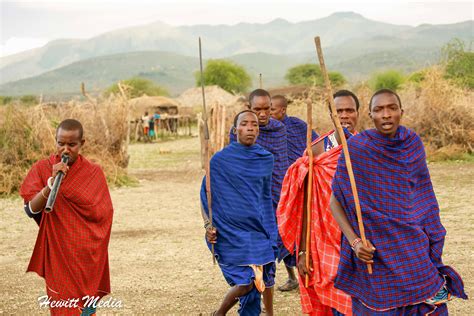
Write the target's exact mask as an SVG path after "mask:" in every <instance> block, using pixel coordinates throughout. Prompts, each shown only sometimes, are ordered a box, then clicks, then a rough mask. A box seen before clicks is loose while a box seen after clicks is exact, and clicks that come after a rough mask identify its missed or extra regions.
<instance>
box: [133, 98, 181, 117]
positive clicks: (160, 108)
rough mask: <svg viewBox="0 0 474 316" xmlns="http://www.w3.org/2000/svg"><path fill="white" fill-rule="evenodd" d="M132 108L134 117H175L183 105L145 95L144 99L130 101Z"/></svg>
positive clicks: (168, 99)
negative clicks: (155, 115)
mask: <svg viewBox="0 0 474 316" xmlns="http://www.w3.org/2000/svg"><path fill="white" fill-rule="evenodd" d="M129 102H130V106H131V108H132V113H133V116H134V117H137V118H138V117H141V116H142V115H143V113H145V112H148V113H150V114H151V113H155V112H157V113H158V114H165V113H166V114H170V115H175V114H178V112H179V109H178V108H179V107H180V106H181V104H180V103H179V102H177V101H176V100H173V99H170V98H167V97H162V96H154V97H150V96H147V95H144V96H142V97H138V98H133V99H130V101H129Z"/></svg>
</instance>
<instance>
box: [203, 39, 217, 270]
mask: <svg viewBox="0 0 474 316" xmlns="http://www.w3.org/2000/svg"><path fill="white" fill-rule="evenodd" d="M199 66H200V70H201V91H202V109H203V113H202V120H203V121H204V152H205V159H206V163H205V169H206V197H207V205H208V209H209V223H210V224H211V228H212V227H214V226H213V225H212V194H211V165H210V160H211V159H210V158H211V157H210V155H209V127H208V125H207V109H206V94H205V92H204V76H203V70H202V50H201V38H200V37H199ZM211 252H212V262H213V263H214V264H216V256H215V255H214V244H211Z"/></svg>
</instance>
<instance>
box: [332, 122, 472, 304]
mask: <svg viewBox="0 0 474 316" xmlns="http://www.w3.org/2000/svg"><path fill="white" fill-rule="evenodd" d="M348 148H349V153H350V155H351V161H352V167H353V170H354V176H355V179H356V184H357V190H358V194H359V198H360V205H361V209H362V217H363V221H364V226H365V232H366V236H367V239H369V240H370V241H371V242H372V243H373V244H374V246H375V248H376V251H375V253H374V265H373V274H372V275H369V274H368V273H367V266H366V265H365V264H364V263H363V262H362V261H360V260H359V259H357V258H356V256H355V254H354V252H353V251H352V250H351V248H350V245H349V243H348V241H347V239H346V238H343V239H342V246H341V260H340V263H339V270H338V275H337V278H336V287H337V288H339V289H341V290H343V291H344V292H346V293H347V294H349V295H351V296H353V297H356V298H358V299H359V300H361V301H362V302H363V303H364V304H366V305H367V306H369V307H372V308H374V309H389V308H395V307H401V306H407V305H413V304H416V303H420V302H423V301H425V300H426V299H428V298H431V297H433V296H434V295H435V294H436V293H437V292H438V290H439V289H440V288H441V287H442V285H443V283H444V278H443V275H444V276H445V277H446V281H447V285H448V288H449V290H450V292H451V293H452V294H454V295H456V296H459V297H463V298H465V297H466V295H465V294H464V290H463V283H462V280H461V278H460V276H459V275H458V274H457V273H456V272H455V271H454V270H453V269H452V268H450V267H448V266H445V265H444V264H443V262H442V260H441V253H442V250H443V244H444V237H445V234H446V231H445V229H444V227H443V226H442V224H441V221H440V217H439V207H438V202H437V201H436V197H435V195H434V192H433V187H432V184H431V179H430V175H429V172H428V168H427V165H426V157H425V151H424V147H423V144H422V142H421V140H420V138H419V136H418V135H417V134H416V133H415V132H413V131H411V130H409V129H407V128H405V127H403V126H400V127H399V128H398V130H397V133H396V135H395V137H394V138H388V137H386V136H384V135H382V134H380V133H379V132H378V131H377V130H375V129H371V130H367V131H364V132H362V133H360V134H358V135H355V136H353V137H351V138H350V139H349V141H348ZM332 188H333V192H334V195H335V197H336V198H337V200H338V201H339V202H340V203H341V205H342V207H343V208H344V210H345V212H346V215H347V217H348V220H349V222H350V223H351V226H352V227H353V229H354V231H355V232H356V234H358V235H359V236H360V232H359V229H358V225H357V218H356V212H355V206H354V198H353V195H352V191H351V186H350V182H349V178H348V174H347V169H346V165H345V162H344V155H343V154H341V157H340V158H339V162H338V166H337V170H336V174H335V176H334V179H333V183H332Z"/></svg>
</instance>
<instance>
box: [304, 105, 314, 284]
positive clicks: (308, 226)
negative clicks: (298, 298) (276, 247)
mask: <svg viewBox="0 0 474 316" xmlns="http://www.w3.org/2000/svg"><path fill="white" fill-rule="evenodd" d="M306 106H307V122H308V125H307V129H306V152H307V153H308V159H309V166H308V168H309V169H308V184H307V189H308V194H307V200H306V236H305V237H306V249H305V250H306V256H305V264H306V270H307V271H309V270H310V266H309V257H310V255H311V209H312V203H311V202H312V201H313V149H312V148H311V142H312V138H311V136H312V131H313V104H312V103H311V100H310V99H308V100H307V101H306ZM308 285H309V274H306V276H305V287H308Z"/></svg>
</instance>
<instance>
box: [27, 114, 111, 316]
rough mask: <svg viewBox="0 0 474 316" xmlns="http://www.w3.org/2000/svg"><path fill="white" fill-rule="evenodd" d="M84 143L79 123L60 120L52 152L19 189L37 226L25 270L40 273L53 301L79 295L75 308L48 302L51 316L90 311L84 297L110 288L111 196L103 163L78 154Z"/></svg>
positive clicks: (69, 298)
mask: <svg viewBox="0 0 474 316" xmlns="http://www.w3.org/2000/svg"><path fill="white" fill-rule="evenodd" d="M84 143H85V140H84V137H83V128H82V125H81V123H80V122H79V121H76V120H72V119H67V120H64V121H62V122H61V123H60V124H59V126H58V128H57V130H56V149H57V151H56V153H55V154H53V155H51V156H50V157H49V158H47V159H43V160H40V161H38V162H36V163H35V164H34V165H33V166H32V167H31V169H30V171H29V172H28V175H27V176H26V178H25V180H24V181H23V183H22V185H21V188H20V195H21V196H22V197H23V199H24V209H25V211H26V213H27V214H28V215H29V216H30V217H32V218H33V219H34V220H35V221H36V223H37V224H38V225H39V231H38V237H37V239H36V244H35V247H34V249H33V254H32V256H31V260H30V264H29V265H28V269H27V271H32V272H36V273H37V274H38V275H39V276H41V277H43V278H44V280H45V283H46V293H47V295H48V297H49V298H50V300H51V301H55V302H57V303H60V301H61V300H62V301H66V302H71V300H75V299H77V307H73V306H70V307H51V308H50V311H51V314H52V315H91V314H93V313H94V312H95V308H94V306H84V303H86V301H84V300H83V297H84V296H86V295H89V296H94V297H103V296H104V295H107V294H108V293H110V277H109V256H108V245H109V239H110V232H111V227H112V216H113V208H112V201H111V199H110V194H109V189H108V187H107V181H106V179H105V176H104V172H103V171H102V169H101V167H100V166H99V165H96V164H94V163H92V162H90V161H89V160H87V159H86V158H85V157H84V156H82V155H81V154H80V151H81V149H82V146H83V145H84ZM62 155H68V156H69V162H68V163H67V164H65V163H63V162H61V156H62ZM59 171H62V172H63V173H64V174H65V176H64V178H63V180H62V183H61V186H60V188H59V191H58V195H57V198H56V202H55V204H54V208H53V211H51V212H50V213H45V212H44V208H45V205H46V202H47V200H48V196H49V194H50V192H51V187H52V184H53V183H54V179H55V177H56V176H57V174H58V172H59ZM57 303H56V304H57ZM56 304H55V305H56ZM81 313H82V314H81Z"/></svg>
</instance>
